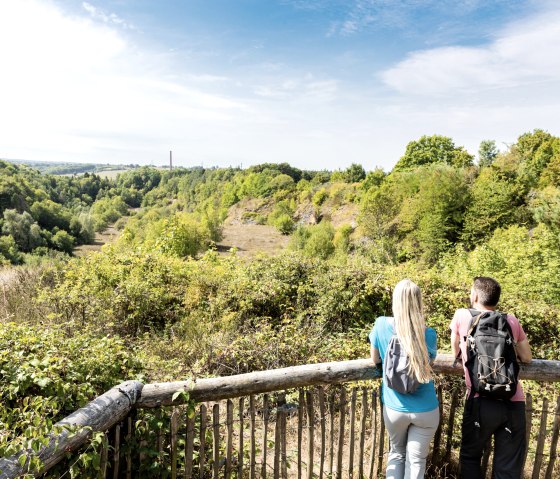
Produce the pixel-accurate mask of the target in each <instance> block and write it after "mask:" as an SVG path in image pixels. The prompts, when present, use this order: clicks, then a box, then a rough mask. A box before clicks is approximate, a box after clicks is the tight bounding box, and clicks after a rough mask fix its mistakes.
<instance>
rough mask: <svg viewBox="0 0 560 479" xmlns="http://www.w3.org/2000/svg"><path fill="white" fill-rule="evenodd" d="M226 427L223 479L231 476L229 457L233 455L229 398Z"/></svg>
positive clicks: (231, 406)
mask: <svg viewBox="0 0 560 479" xmlns="http://www.w3.org/2000/svg"><path fill="white" fill-rule="evenodd" d="M226 428H227V442H226V472H225V476H224V477H225V479H230V477H231V458H232V456H233V402H232V401H231V399H228V400H227V403H226Z"/></svg>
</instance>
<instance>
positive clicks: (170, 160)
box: [169, 150, 173, 171]
mask: <svg viewBox="0 0 560 479" xmlns="http://www.w3.org/2000/svg"><path fill="white" fill-rule="evenodd" d="M172 169H173V152H172V151H171V150H169V171H171V170H172Z"/></svg>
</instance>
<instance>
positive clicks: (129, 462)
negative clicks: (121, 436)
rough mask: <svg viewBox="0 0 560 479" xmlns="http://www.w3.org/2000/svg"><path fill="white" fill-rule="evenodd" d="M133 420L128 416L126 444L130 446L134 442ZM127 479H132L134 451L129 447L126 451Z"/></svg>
mask: <svg viewBox="0 0 560 479" xmlns="http://www.w3.org/2000/svg"><path fill="white" fill-rule="evenodd" d="M132 428H133V424H132V418H131V417H130V415H129V416H127V418H126V442H127V444H130V443H131V442H132ZM126 479H132V449H131V448H130V447H128V448H127V449H126Z"/></svg>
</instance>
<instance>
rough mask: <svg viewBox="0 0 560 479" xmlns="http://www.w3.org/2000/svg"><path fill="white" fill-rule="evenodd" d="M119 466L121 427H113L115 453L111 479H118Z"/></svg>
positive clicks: (118, 425)
mask: <svg viewBox="0 0 560 479" xmlns="http://www.w3.org/2000/svg"><path fill="white" fill-rule="evenodd" d="M120 465H121V425H120V424H117V425H116V426H115V451H114V453H113V479H119V477H120V470H119V469H120Z"/></svg>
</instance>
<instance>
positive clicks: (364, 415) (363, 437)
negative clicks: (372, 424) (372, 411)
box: [358, 388, 367, 479]
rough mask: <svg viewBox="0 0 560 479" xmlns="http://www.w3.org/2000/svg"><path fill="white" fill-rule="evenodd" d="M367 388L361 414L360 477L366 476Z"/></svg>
mask: <svg viewBox="0 0 560 479" xmlns="http://www.w3.org/2000/svg"><path fill="white" fill-rule="evenodd" d="M366 419H367V390H366V389H365V388H362V413H361V416H360V442H359V448H358V479H363V477H364V445H365V441H366Z"/></svg>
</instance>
